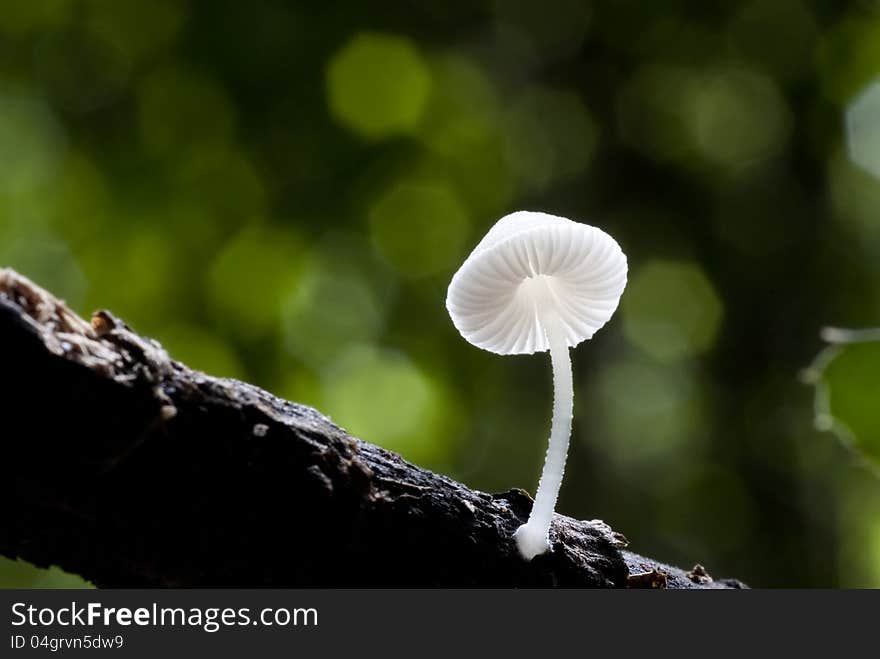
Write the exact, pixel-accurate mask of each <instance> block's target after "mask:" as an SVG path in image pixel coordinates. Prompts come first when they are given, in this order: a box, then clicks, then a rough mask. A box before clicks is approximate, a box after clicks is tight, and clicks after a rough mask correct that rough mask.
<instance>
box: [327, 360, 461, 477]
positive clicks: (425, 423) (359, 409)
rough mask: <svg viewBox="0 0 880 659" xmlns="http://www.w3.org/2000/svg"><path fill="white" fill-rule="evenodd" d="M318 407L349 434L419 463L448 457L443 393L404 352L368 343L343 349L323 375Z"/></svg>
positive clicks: (449, 444)
mask: <svg viewBox="0 0 880 659" xmlns="http://www.w3.org/2000/svg"><path fill="white" fill-rule="evenodd" d="M322 381H323V386H322V391H323V394H322V409H323V410H324V411H325V412H327V413H328V414H329V415H330V416H331V417H332V418H333V420H334V421H335V422H336V423H339V424H340V425H342V426H344V427H345V428H346V429H347V430H348V431H349V432H351V433H352V434H353V435H355V436H358V437H360V438H362V439H365V440H367V441H372V442H375V443H378V444H379V445H380V446H382V447H384V448H387V449H390V450H392V451H396V452H398V453H400V454H401V455H403V456H404V457H405V458H407V459H408V460H412V461H413V462H415V463H417V464H422V465H435V464H438V463H442V462H444V461H445V460H447V459H448V457H449V455H450V453H451V449H452V448H454V442H453V439H454V438H453V437H451V436H450V435H449V434H448V433H446V432H445V429H446V428H448V425H447V424H446V423H445V422H444V416H445V414H446V413H447V412H448V411H449V410H447V402H446V396H445V394H444V392H443V391H442V388H441V387H440V385H439V384H438V383H436V382H435V381H433V380H432V379H431V378H429V377H428V375H427V374H426V373H424V372H423V371H422V370H421V369H420V368H418V367H417V366H416V365H415V364H414V363H413V362H412V361H411V360H410V359H409V358H407V357H406V356H405V355H403V354H400V353H397V352H394V351H388V350H377V349H375V348H370V347H355V348H352V349H350V350H348V351H347V352H345V353H344V354H343V355H342V357H341V358H340V359H339V360H337V361H336V362H335V363H334V364H333V365H332V366H330V367H329V368H327V369H326V371H325V372H324V373H323V376H322Z"/></svg>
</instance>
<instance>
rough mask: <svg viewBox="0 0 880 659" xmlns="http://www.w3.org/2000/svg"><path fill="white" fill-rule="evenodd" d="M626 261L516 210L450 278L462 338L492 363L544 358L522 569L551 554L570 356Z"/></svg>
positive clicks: (593, 327) (619, 282) (607, 306)
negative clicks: (545, 390)
mask: <svg viewBox="0 0 880 659" xmlns="http://www.w3.org/2000/svg"><path fill="white" fill-rule="evenodd" d="M626 272H627V267H626V256H625V255H624V253H623V252H622V251H621V249H620V246H619V245H618V244H617V242H615V240H614V239H613V238H612V237H611V236H609V235H608V234H607V233H605V232H604V231H602V230H600V229H597V228H596V227H592V226H588V225H586V224H580V223H578V222H572V221H571V220H568V219H566V218H563V217H556V216H554V215H548V214H546V213H535V212H530V211H520V212H517V213H512V214H510V215H507V216H505V217H503V218H501V219H500V220H498V222H497V223H496V224H495V226H493V227H492V228H491V229H490V230H489V233H487V234H486V237H485V238H483V240H481V241H480V243H479V244H478V245H477V246H476V248H474V251H473V252H471V254H470V256H468V258H467V260H465V262H464V264H462V266H461V268H459V270H458V272H456V273H455V275H454V276H453V277H452V282H451V283H450V284H449V291H448V293H447V297H446V308H447V309H448V310H449V315H450V317H451V318H452V322H453V324H454V325H455V327H456V328H457V329H458V331H459V332H461V335H462V336H463V337H464V338H465V339H467V340H468V341H469V342H470V343H472V344H474V345H475V346H477V347H478V348H483V349H484V350H488V351H489V352H494V353H496V354H499V355H515V354H532V353H535V352H545V351H547V350H549V351H550V360H551V363H552V365H553V390H554V396H553V423H552V425H551V430H550V443H549V446H548V448H547V456H546V458H545V461H544V470H543V472H542V473H541V480H540V482H539V483H538V492H537V494H536V495H535V503H534V505H533V506H532V512H531V515H530V516H529V520H528V522H527V523H525V524H523V525H522V526H520V527H519V528H518V529H517V531H516V533H515V534H514V538H515V539H516V543H517V547H518V548H519V551H520V553H521V554H522V556H523V557H524V558H525V559H527V560H531V559H532V558H534V557H535V556H537V555H538V554H543V553H544V552H546V551H547V550H548V549H549V548H550V541H549V532H550V520H551V518H552V517H553V511H554V508H555V507H556V499H557V497H558V496H559V487H560V485H561V484H562V474H563V471H564V470H565V459H566V455H567V453H568V442H569V437H570V435H571V417H572V400H573V390H572V376H571V359H570V356H569V353H568V349H569V348H570V347H574V346H576V345H578V344H579V343H580V342H581V341H584V340H586V339H590V338H592V336H593V334H595V332H596V331H597V330H598V329H599V328H600V327H602V326H603V325H604V324H605V323H606V322H608V319H609V318H611V316H612V314H613V313H614V310H615V309H617V304H618V302H619V301H620V295H621V294H622V293H623V289H624V287H625V286H626Z"/></svg>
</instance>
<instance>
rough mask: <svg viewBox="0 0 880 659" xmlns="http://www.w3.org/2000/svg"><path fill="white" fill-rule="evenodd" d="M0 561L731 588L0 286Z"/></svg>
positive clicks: (278, 576)
mask: <svg viewBox="0 0 880 659" xmlns="http://www.w3.org/2000/svg"><path fill="white" fill-rule="evenodd" d="M0 346H2V356H0V364H2V380H0V382H2V384H0V400H2V408H0V409H2V415H3V418H2V421H0V438H2V439H0V446H2V452H3V458H2V461H0V488H2V492H0V514H2V520H3V522H2V525H0V553H2V554H4V555H6V556H8V557H12V558H15V557H20V558H22V559H25V560H27V561H30V562H32V563H34V564H36V565H39V566H48V565H53V564H54V565H59V566H61V567H62V568H64V569H66V570H69V571H71V572H74V573H77V574H80V575H82V576H83V577H85V578H86V579H89V580H90V581H92V582H93V583H95V584H96V585H98V586H101V587H154V586H180V587H217V586H226V587H238V586H242V587H244V586H247V587H297V586H342V585H349V586H352V585H353V586H602V587H625V586H627V585H628V584H629V585H630V586H633V587H662V586H664V585H665V586H668V587H670V588H673V587H675V588H696V587H704V588H705V587H740V585H741V584H739V583H738V582H736V581H732V580H730V581H712V580H711V578H709V577H708V576H706V575H705V573H704V572H700V571H694V572H692V573H685V572H684V571H682V570H679V569H676V568H672V567H669V566H666V565H662V564H659V563H657V562H656V561H653V560H651V559H647V558H643V557H640V556H637V555H635V554H631V553H629V552H626V551H623V550H622V547H623V545H624V544H625V543H624V540H623V537H622V536H621V535H619V534H617V533H614V532H613V531H612V530H611V529H610V528H608V527H607V526H606V525H605V524H603V523H601V522H584V521H577V520H573V519H570V518H567V517H563V516H560V515H557V516H556V517H555V519H554V523H553V529H552V540H553V549H552V552H550V553H548V554H546V555H544V556H540V557H538V558H536V559H535V560H534V561H532V562H531V563H529V562H526V561H524V560H522V559H521V558H520V557H519V555H518V554H517V552H516V549H515V547H514V545H513V543H512V542H511V534H512V533H513V531H514V530H515V529H516V527H517V526H519V525H520V524H521V523H523V522H524V521H525V519H526V516H527V515H528V511H529V509H530V506H531V499H530V498H529V496H528V495H527V494H526V493H525V492H523V491H522V490H511V491H509V492H504V493H501V494H486V493H483V492H477V491H474V490H471V489H469V488H467V487H466V486H464V485H462V484H460V483H457V482H455V481H453V480H451V479H449V478H446V477H445V476H441V475H437V474H434V473H431V472H429V471H426V470H424V469H420V468H418V467H415V466H413V465H410V464H408V463H407V462H405V461H404V460H403V459H401V458H400V457H399V456H397V455H395V454H394V453H391V452H389V451H386V450H383V449H381V448H379V447H377V446H373V445H372V444H368V443H366V442H362V441H360V440H358V439H355V438H353V437H351V436H350V435H348V434H347V433H346V432H345V431H344V430H341V429H340V428H338V427H337V426H335V425H333V424H332V423H331V422H330V421H329V420H328V419H327V418H326V417H324V416H323V415H321V414H320V413H319V412H317V411H315V410H313V409H311V408H308V407H305V406H303V405H299V404H296V403H291V402H287V401H284V400H281V399H279V398H276V397H275V396H272V395H271V394H268V393H266V392H265V391H262V390H260V389H258V388H256V387H254V386H251V385H249V384H246V383H243V382H238V381H235V380H228V379H220V378H213V377H209V376H207V375H204V374H203V373H199V372H197V371H193V370H191V369H189V368H187V367H186V366H184V365H183V364H181V363H179V362H176V361H173V360H172V359H169V357H168V355H167V353H166V352H165V351H164V350H163V349H162V348H161V346H159V345H158V344H157V343H155V342H154V341H152V340H150V339H147V338H144V337H141V336H139V335H137V334H135V333H134V332H132V331H131V330H130V329H129V328H128V327H126V326H125V325H124V324H123V323H121V322H120V321H118V320H116V319H115V318H114V317H113V316H112V315H111V314H109V313H107V312H98V313H97V314H95V316H94V317H93V319H92V322H91V324H90V323H87V322H86V321H84V320H82V319H80V318H79V317H77V316H76V315H75V314H73V313H72V312H71V311H70V310H69V309H67V308H66V306H65V305H64V304H63V303H62V302H60V301H59V300H57V299H55V298H54V297H53V296H51V295H50V294H49V293H47V292H45V291H43V290H42V289H40V288H38V287H37V286H35V285H34V284H32V283H31V282H29V281H28V280H27V279H24V278H23V277H21V276H19V275H18V274H16V273H14V272H12V271H9V270H5V271H4V270H0Z"/></svg>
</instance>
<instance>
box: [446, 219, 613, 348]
mask: <svg viewBox="0 0 880 659" xmlns="http://www.w3.org/2000/svg"><path fill="white" fill-rule="evenodd" d="M626 272H627V265H626V255H624V253H623V251H622V250H621V249H620V246H619V245H618V244H617V242H616V241H615V240H614V239H613V238H612V237H611V236H609V235H608V234H607V233H605V232H604V231H602V230H601V229H597V228H596V227H593V226H589V225H587V224H581V223H579V222H572V221H571V220H569V219H566V218H564V217H557V216H555V215H548V214H547V213H536V212H531V211H519V212H517V213H511V214H510V215H506V216H505V217H502V218H501V219H500V220H498V222H496V223H495V225H494V226H493V227H492V228H491V229H489V233H487V234H486V236H485V237H484V238H483V240H481V241H480V243H479V244H478V245H477V246H476V247H475V248H474V251H472V252H471V253H470V255H469V256H468V257H467V259H466V260H465V262H464V263H463V264H462V266H461V267H460V268H459V269H458V272H456V273H455V275H454V276H453V277H452V282H451V283H450V284H449V290H448V292H447V295H446V308H447V310H448V311H449V316H450V317H451V318H452V322H453V324H454V325H455V327H456V329H458V331H459V332H460V333H461V335H462V336H463V337H464V338H465V339H467V340H468V341H469V342H470V343H472V344H473V345H475V346H477V347H478V348H482V349H484V350H488V351H489V352H494V353H496V354H499V355H515V354H532V353H535V352H544V351H546V350H549V348H550V345H549V342H548V340H547V336H546V334H545V323H546V321H547V318H548V314H553V315H554V316H555V318H556V319H558V320H556V321H555V322H557V323H558V326H559V327H561V328H562V330H563V331H564V333H565V338H566V341H567V343H568V346H569V347H574V346H576V345H578V344H579V343H580V342H581V341H584V340H586V339H590V338H592V336H593V334H595V333H596V331H597V330H598V329H599V328H601V327H602V326H603V325H604V324H605V323H606V322H608V319H609V318H611V316H612V314H613V313H614V311H615V309H617V304H618V302H619V301H620V295H621V294H622V293H623V289H624V287H625V286H626Z"/></svg>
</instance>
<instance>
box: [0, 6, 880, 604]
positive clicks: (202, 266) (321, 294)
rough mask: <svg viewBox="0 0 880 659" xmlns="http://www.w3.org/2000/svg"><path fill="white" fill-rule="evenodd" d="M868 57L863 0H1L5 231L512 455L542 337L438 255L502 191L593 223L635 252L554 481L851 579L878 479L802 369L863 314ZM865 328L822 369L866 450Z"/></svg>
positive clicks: (584, 497) (875, 513)
mask: <svg viewBox="0 0 880 659" xmlns="http://www.w3.org/2000/svg"><path fill="white" fill-rule="evenodd" d="M878 76H880V5H878V4H877V3H873V2H850V3H845V2H836V1H834V2H832V1H831V0H826V1H817V0H774V1H773V2H767V1H764V0H750V1H746V2H730V1H725V2H718V1H712V0H708V1H707V0H699V1H698V0H692V1H684V0H680V1H675V0H670V1H658V2H641V1H638V0H604V1H599V0H596V1H594V2H585V1H580V0H543V1H542V2H540V3H537V2H528V1H525V0H510V1H504V0H497V1H495V2H489V1H485V0H483V1H479V0H477V1H472V0H468V1H467V2H464V1H461V0H446V1H445V2H415V1H405V0H396V1H392V2H386V3H361V2H340V3H327V2H282V1H280V0H257V1H255V2H248V3H245V2H237V1H232V0H229V1H225V0H223V1H208V0H198V1H197V0H191V1H189V2H187V1H177V0H126V1H125V2H116V1H114V0H51V1H50V0H41V1H40V2H26V1H24V0H20V1H16V0H0V265H4V266H12V267H14V268H16V269H18V270H19V271H21V272H22V273H24V274H26V275H28V276H29V277H31V278H32V279H34V280H35V281H37V282H38V283H40V284H41V285H43V286H45V287H47V288H50V289H51V290H53V291H54V292H56V293H58V294H60V295H62V296H64V297H65V298H66V299H67V300H68V302H69V303H70V304H71V305H72V306H73V307H74V308H75V309H76V310H77V311H79V312H80V313H82V314H84V315H87V314H89V313H90V312H91V311H92V310H94V309H96V308H99V307H101V308H109V309H112V310H113V311H114V312H115V313H117V314H118V315H120V316H121V317H123V318H125V319H126V320H127V321H128V322H129V324H131V325H132V326H134V327H135V328H136V329H137V330H139V331H140V332H143V333H146V334H149V335H151V336H154V337H156V338H157V339H158V340H159V341H161V342H162V343H163V344H164V345H165V346H166V347H167V348H168V349H169V350H170V351H171V352H172V354H173V355H174V356H175V357H177V358H179V359H181V360H183V361H186V362H188V363H190V364H191V365H193V366H195V367H197V368H200V369H202V370H205V371H207V372H209V373H212V374H216V375H222V376H230V377H236V378H241V379H246V380H249V381H252V382H255V383H256V384H258V385H260V386H262V387H264V388H266V389H268V390H270V391H272V392H274V393H277V394H279V395H281V396H284V397H288V398H292V399H294V400H298V401H301V402H304V403H308V404H311V405H314V406H316V407H318V408H319V409H320V410H322V411H324V412H325V413H327V414H328V415H330V416H331V417H332V418H333V420H334V421H336V422H337V423H339V424H340V425H342V426H344V427H345V428H347V429H349V430H350V431H351V432H352V433H353V434H355V435H357V436H359V437H361V438H363V439H366V440H369V441H372V442H375V443H377V444H380V445H382V446H385V447H387V448H389V449H393V450H395V451H399V452H400V453H402V454H403V455H404V456H405V457H407V458H408V459H410V460H412V461H414V462H416V463H418V464H420V465H422V466H425V467H428V468H431V469H434V470H437V471H441V472H443V473H447V474H449V475H451V476H453V477H455V478H457V479H460V480H463V481H464V482H466V483H467V484H469V485H471V486H473V487H475V488H479V489H481V490H486V491H500V490H504V489H507V488H510V487H514V486H520V487H524V488H526V489H528V490H529V491H534V488H535V486H536V483H537V477H538V474H539V470H540V465H541V460H542V458H543V453H544V450H545V443H546V438H547V434H548V430H549V420H550V405H551V395H552V394H551V388H550V364H549V359H548V358H547V356H546V355H535V356H529V357H506V358H503V357H497V356H495V355H492V354H489V353H487V352H483V351H480V350H478V349H476V348H474V347H472V346H471V345H469V344H468V343H466V342H465V341H464V340H463V339H462V338H461V337H460V336H459V335H458V334H457V332H456V331H455V329H454V328H453V326H452V324H451V322H450V320H449V318H448V316H447V313H446V310H445V308H444V300H445V293H446V286H447V285H448V282H449V280H450V278H451V276H452V274H453V272H454V271H455V270H456V269H457V267H458V266H459V265H460V263H461V262H462V261H463V260H464V258H465V257H466V255H467V254H468V252H469V251H470V249H471V248H472V247H473V246H474V245H475V244H476V242H477V241H478V240H479V239H480V238H481V237H482V235H483V234H484V233H485V231H486V230H487V229H488V227H489V226H491V225H492V224H493V223H494V221H495V220H496V219H497V218H499V217H500V216H502V215H504V214H506V213H508V212H511V211H513V210H517V209H523V208H524V209H532V210H544V211H548V212H551V213H555V214H560V215H565V216H568V217H571V218H573V219H577V220H581V221H585V222H588V223H591V224H596V225H598V226H601V227H602V228H604V229H605V230H607V231H608V232H609V233H611V234H612V235H613V236H614V237H615V238H616V239H617V240H618V241H619V242H620V244H621V246H622V247H623V249H624V251H625V252H626V253H627V254H628V256H629V260H630V282H629V285H628V287H627V290H626V292H625V293H624V297H623V300H622V304H621V308H620V310H619V311H618V313H617V315H616V316H615V317H614V318H613V319H612V321H611V322H610V323H609V325H608V326H607V327H606V328H605V329H603V330H602V331H601V332H600V333H599V334H598V335H597V336H596V337H595V339H594V340H592V341H590V342H588V343H585V344H582V345H581V346H580V347H579V348H578V349H577V350H576V351H575V352H574V353H573V358H574V368H575V406H576V409H575V424H574V435H573V441H572V448H571V453H570V462H569V466H568V469H567V479H566V481H565V483H564V485H563V489H562V496H561V499H560V502H559V506H558V510H559V511H560V512H563V513H565V514H568V515H571V516H575V517H580V518H587V519H591V518H602V519H604V520H606V521H608V522H609V523H610V524H612V525H613V526H614V527H615V528H616V529H617V530H619V531H621V532H623V533H624V534H625V535H626V536H627V537H628V538H629V539H630V541H631V543H632V546H633V547H634V548H635V549H636V550H637V551H639V552H641V553H645V554H649V555H652V556H655V557H657V558H660V559H663V560H667V561H670V562H672V563H677V564H681V565H683V566H686V567H687V566H690V565H692V564H693V563H695V562H697V561H699V562H702V563H704V564H705V565H707V567H708V568H709V569H710V571H711V572H712V573H713V574H715V575H716V576H721V575H728V576H736V577H739V578H741V579H743V580H745V581H746V582H749V583H751V584H754V585H761V586H875V587H880V480H878V479H877V478H876V476H875V474H874V472H873V471H872V470H871V469H870V468H868V467H866V464H865V463H864V461H863V460H862V459H860V458H859V457H858V454H857V453H855V452H853V451H852V450H850V448H848V445H850V444H852V443H853V439H852V437H853V433H850V436H849V439H848V440H847V441H843V442H839V441H836V440H835V439H834V437H833V436H832V435H831V434H829V433H827V432H820V431H819V430H817V429H816V428H815V427H814V418H813V417H814V409H813V404H814V395H815V393H816V392H814V390H813V388H811V387H810V386H807V385H806V384H804V383H803V382H802V381H801V379H800V378H799V375H800V373H801V370H802V369H803V368H805V367H806V366H808V365H809V364H810V363H811V361H812V360H813V358H814V356H815V355H816V354H817V353H818V352H819V351H820V349H821V348H822V347H823V342H822V341H821V340H820V338H819V330H820V328H821V327H823V326H825V325H839V326H844V327H864V326H869V325H872V324H874V325H876V324H878V323H880V321H878V318H880V182H878V176H880V91H878V90H877V89H876V88H875V89H874V91H873V92H872V88H871V87H870V85H871V84H872V82H873V81H874V80H875V79H876V78H878ZM865 90H867V91H865ZM858 349H859V350H860V351H861V352H859V353H858V354H856V355H855V357H853V356H852V355H850V358H848V359H845V360H842V361H835V360H831V361H832V364H836V366H835V367H834V368H830V367H829V370H828V378H829V379H830V378H834V380H835V382H836V384H832V387H831V392H832V393H831V394H830V404H831V406H832V407H835V406H838V407H839V409H840V411H841V412H840V413H841V414H842V415H845V416H847V419H846V421H847V427H848V428H850V429H851V430H853V431H854V433H856V434H858V436H859V437H860V440H858V441H862V442H866V444H865V446H868V447H871V446H873V448H874V450H875V453H874V454H875V455H877V454H880V449H878V447H880V422H878V419H880V406H878V405H877V402H878V400H877V399H878V396H877V393H878V386H877V384H878V381H880V353H878V350H877V349H876V346H875V344H873V343H864V344H859V346H858ZM832 357H835V359H836V354H835V355H832ZM872 365H873V366H872ZM875 367H876V368H875ZM824 391H825V393H826V394H827V393H828V392H827V387H826V388H825V390H824ZM826 398H828V396H826ZM826 402H827V401H826ZM825 411H826V412H827V410H825ZM820 416H821V415H820ZM831 425H833V424H828V423H820V424H819V426H820V427H830V426H831ZM865 433H867V435H866V434H865ZM870 433H874V435H870ZM872 442H873V443H872ZM863 453H865V454H870V453H871V450H867V451H863ZM76 583H81V582H79V581H78V580H77V579H76V577H73V576H71V575H65V574H64V573H62V572H60V571H59V570H57V569H56V570H52V571H41V570H36V569H35V568H32V567H30V566H27V565H24V564H21V563H14V562H12V561H5V560H3V561H2V562H0V585H2V586H13V585H15V586H24V587H26V586H34V587H46V586H52V585H63V586H69V585H71V584H76Z"/></svg>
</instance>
